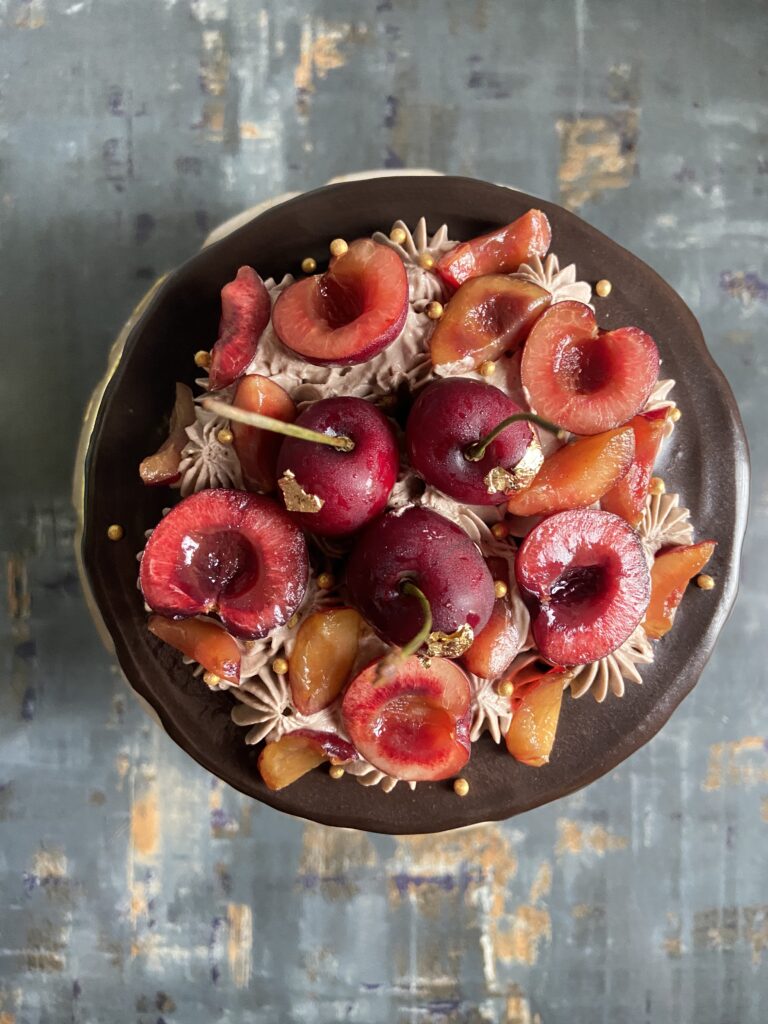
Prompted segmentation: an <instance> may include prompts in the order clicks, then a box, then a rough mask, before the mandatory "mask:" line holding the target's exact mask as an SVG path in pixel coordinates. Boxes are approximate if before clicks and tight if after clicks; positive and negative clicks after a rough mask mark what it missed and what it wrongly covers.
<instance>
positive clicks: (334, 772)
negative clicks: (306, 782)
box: [328, 764, 344, 779]
mask: <svg viewBox="0 0 768 1024" xmlns="http://www.w3.org/2000/svg"><path fill="white" fill-rule="evenodd" d="M328 774H329V775H330V776H331V778H332V779H343V778H344V769H343V768H342V767H341V765H340V764H332V765H331V767H330V768H329V769H328Z"/></svg>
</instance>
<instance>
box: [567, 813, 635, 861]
mask: <svg viewBox="0 0 768 1024" xmlns="http://www.w3.org/2000/svg"><path fill="white" fill-rule="evenodd" d="M628 845H629V840H628V839H627V837H626V836H617V835H615V833H613V832H610V831H609V830H608V829H607V828H605V827H604V826H603V825H585V824H584V823H583V822H579V821H572V820H571V819H570V818H558V819H557V842H556V844H555V855H556V856H557V857H562V856H563V855H565V854H582V853H596V854H597V855H598V856H600V857H603V856H605V854H606V853H609V852H611V851H614V850H625V849H626V848H627V846H628Z"/></svg>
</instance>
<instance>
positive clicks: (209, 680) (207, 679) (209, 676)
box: [203, 672, 221, 686]
mask: <svg viewBox="0 0 768 1024" xmlns="http://www.w3.org/2000/svg"><path fill="white" fill-rule="evenodd" d="M203 682H204V683H205V685H206V686H218V685H219V683H220V682H221V676H217V675H216V673H215V672H204V673H203Z"/></svg>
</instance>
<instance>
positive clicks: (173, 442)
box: [139, 383, 195, 487]
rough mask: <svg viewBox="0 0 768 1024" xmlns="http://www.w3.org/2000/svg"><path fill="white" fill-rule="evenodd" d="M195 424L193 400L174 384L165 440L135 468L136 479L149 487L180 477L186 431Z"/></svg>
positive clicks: (184, 389)
mask: <svg viewBox="0 0 768 1024" xmlns="http://www.w3.org/2000/svg"><path fill="white" fill-rule="evenodd" d="M194 422H195V400H194V398H193V397H192V392H191V391H190V390H189V388H188V387H187V385H186V384H178V383H177V384H176V401H175V403H174V406H173V412H172V413H171V423H170V427H169V430H168V438H167V439H166V440H165V441H163V443H162V445H161V446H160V447H159V448H158V450H157V451H156V452H155V454H154V455H148V456H147V457H146V459H144V460H143V461H142V463H141V465H140V466H139V475H140V476H141V479H142V480H143V481H144V483H145V484H147V485H148V486H149V487H157V486H158V485H159V484H173V483H176V481H177V480H178V479H179V477H180V475H181V474H180V473H179V463H180V462H181V451H182V449H183V448H184V446H185V445H186V443H187V441H188V440H189V438H188V437H187V430H186V428H187V427H189V426H191V425H192V424H193V423H194Z"/></svg>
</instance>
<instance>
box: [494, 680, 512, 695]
mask: <svg viewBox="0 0 768 1024" xmlns="http://www.w3.org/2000/svg"><path fill="white" fill-rule="evenodd" d="M496 692H497V693H498V695H499V696H500V697H511V696H512V694H513V693H514V692H515V684H514V683H513V682H512V680H511V679H505V680H504V682H503V683H499V685H498V686H497V687H496Z"/></svg>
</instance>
